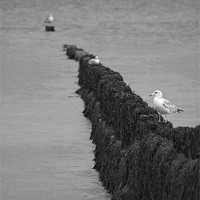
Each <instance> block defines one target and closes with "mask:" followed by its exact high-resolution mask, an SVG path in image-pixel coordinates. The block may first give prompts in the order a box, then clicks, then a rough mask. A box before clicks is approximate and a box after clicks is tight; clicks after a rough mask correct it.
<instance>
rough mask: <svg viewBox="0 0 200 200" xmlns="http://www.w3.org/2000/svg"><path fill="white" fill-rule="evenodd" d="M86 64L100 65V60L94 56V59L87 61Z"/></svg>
mask: <svg viewBox="0 0 200 200" xmlns="http://www.w3.org/2000/svg"><path fill="white" fill-rule="evenodd" d="M88 64H90V65H99V64H100V60H99V57H98V56H95V58H92V59H90V60H89V61H88Z"/></svg>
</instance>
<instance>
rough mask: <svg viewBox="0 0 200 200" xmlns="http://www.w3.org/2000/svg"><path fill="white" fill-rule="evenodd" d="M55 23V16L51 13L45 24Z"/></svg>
mask: <svg viewBox="0 0 200 200" xmlns="http://www.w3.org/2000/svg"><path fill="white" fill-rule="evenodd" d="M52 22H53V14H52V13H51V14H50V16H49V17H48V18H47V19H46V20H45V21H44V23H52Z"/></svg>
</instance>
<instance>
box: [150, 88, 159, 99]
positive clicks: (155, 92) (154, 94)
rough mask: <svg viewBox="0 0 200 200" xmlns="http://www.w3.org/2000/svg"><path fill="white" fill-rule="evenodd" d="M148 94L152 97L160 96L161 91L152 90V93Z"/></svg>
mask: <svg viewBox="0 0 200 200" xmlns="http://www.w3.org/2000/svg"><path fill="white" fill-rule="evenodd" d="M149 96H154V97H160V98H161V97H162V92H161V91H160V90H156V91H154V92H153V93H152V94H150V95H149Z"/></svg>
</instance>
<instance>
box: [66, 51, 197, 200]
mask: <svg viewBox="0 0 200 200" xmlns="http://www.w3.org/2000/svg"><path fill="white" fill-rule="evenodd" d="M79 50H80V49H79V48H76V47H73V48H70V47H69V49H68V51H67V55H70V58H71V57H74V55H75V54H76V51H79ZM92 56H93V55H91V54H88V55H87V54H85V55H83V56H81V58H80V59H79V60H80V62H79V76H78V77H79V85H80V86H81V88H80V89H79V90H78V91H77V93H78V94H80V95H81V97H82V98H83V100H84V101H85V109H84V112H83V113H84V115H85V116H86V117H88V118H89V119H90V120H91V122H92V133H91V139H92V140H93V141H94V143H95V144H96V148H95V166H94V168H95V169H97V170H98V171H99V173H100V179H101V181H102V183H103V185H104V186H105V188H106V189H107V190H108V191H109V192H110V193H111V194H112V195H113V198H112V200H130V199H136V200H141V199H146V200H148V199H154V200H168V199H172V200H177V199H181V200H197V199H199V196H200V193H199V192H200V180H199V175H200V160H199V155H200V145H199V144H200V134H199V132H200V125H198V126H196V127H195V128H191V127H177V128H173V126H172V124H171V123H170V122H167V123H159V122H158V114H157V112H156V111H155V110H154V109H153V108H151V107H149V106H148V105H147V103H145V102H144V101H143V100H142V98H141V97H139V96H138V95H136V94H134V93H133V92H132V91H131V89H130V87H129V86H127V85H126V84H125V83H124V82H123V78H122V76H121V75H120V74H119V73H117V72H114V71H112V70H111V69H109V68H107V67H104V66H103V65H99V66H90V65H88V60H89V59H90V58H91V57H92Z"/></svg>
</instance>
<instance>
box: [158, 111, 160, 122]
mask: <svg viewBox="0 0 200 200" xmlns="http://www.w3.org/2000/svg"><path fill="white" fill-rule="evenodd" d="M158 122H160V113H158Z"/></svg>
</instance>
